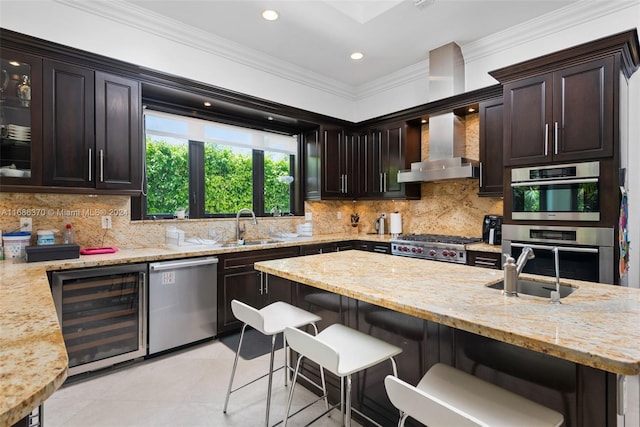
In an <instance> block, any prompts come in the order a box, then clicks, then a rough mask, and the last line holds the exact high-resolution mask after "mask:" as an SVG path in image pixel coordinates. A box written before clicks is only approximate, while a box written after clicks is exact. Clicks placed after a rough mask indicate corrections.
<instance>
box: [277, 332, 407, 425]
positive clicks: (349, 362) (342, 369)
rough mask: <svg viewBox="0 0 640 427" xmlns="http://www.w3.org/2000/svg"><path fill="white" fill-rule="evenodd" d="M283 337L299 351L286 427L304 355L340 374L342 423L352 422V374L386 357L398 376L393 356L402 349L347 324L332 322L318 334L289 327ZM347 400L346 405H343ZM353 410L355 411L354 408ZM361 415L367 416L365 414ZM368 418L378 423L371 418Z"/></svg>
mask: <svg viewBox="0 0 640 427" xmlns="http://www.w3.org/2000/svg"><path fill="white" fill-rule="evenodd" d="M284 336H285V338H286V340H287V342H288V343H289V347H290V348H291V349H292V350H293V351H296V352H298V353H299V354H300V357H299V358H298V362H297V363H296V370H295V373H294V374H293V379H292V380H291V382H292V385H291V390H290V392H289V400H288V402H287V410H286V412H285V416H284V420H283V422H284V426H286V425H287V421H288V419H289V411H290V409H291V402H292V400H293V392H294V390H295V386H296V379H297V377H298V372H299V370H300V362H301V361H302V360H303V359H304V358H308V359H310V360H312V361H314V362H316V363H317V364H318V365H320V367H321V369H322V368H324V369H328V370H329V371H331V372H332V373H333V374H335V375H337V376H338V377H340V409H341V412H342V415H343V425H346V426H350V425H351V411H352V408H351V375H352V374H354V373H356V372H360V371H363V370H365V369H367V368H370V367H371V366H374V365H377V364H378V363H381V362H383V361H385V360H387V359H388V360H390V361H391V366H392V368H393V374H394V375H397V373H398V369H397V367H396V362H395V360H394V359H393V357H394V356H396V355H398V354H400V353H401V352H402V349H401V348H400V347H396V346H395V345H391V344H389V343H387V342H384V341H382V340H379V339H377V338H374V337H371V336H369V335H367V334H364V333H362V332H359V331H357V330H355V329H351V328H348V327H346V326H344V325H340V324H334V325H331V326H329V327H328V328H326V329H324V330H323V331H322V332H320V333H319V334H317V335H316V336H312V335H309V334H307V333H306V332H304V331H301V330H299V329H293V328H286V329H285V331H284ZM345 377H346V379H347V388H346V390H345V389H344V379H345ZM326 396H327V393H326V388H325V390H324V396H321V397H320V399H323V398H324V399H326ZM345 399H346V405H345V404H344V400H345ZM318 400H319V399H318ZM315 402H317V400H316V401H314V402H311V403H310V404H308V405H307V406H305V407H303V408H302V409H300V410H299V411H297V412H296V413H295V414H297V413H298V412H300V411H302V410H304V409H305V408H307V407H308V406H310V405H312V404H313V403H315ZM334 408H335V406H333V407H331V408H329V409H327V411H325V412H324V413H323V414H321V415H320V416H318V417H317V418H316V419H315V420H317V419H319V418H320V417H322V415H325V414H327V413H329V412H330V411H331V410H333V409H334ZM353 411H356V410H355V409H353ZM295 414H293V415H295ZM293 415H292V416H293ZM360 415H362V416H363V417H365V418H368V417H366V416H365V415H364V414H360ZM315 420H313V421H315ZM368 420H369V421H371V422H372V423H374V424H377V423H375V421H373V420H371V419H368ZM313 421H312V422H313Z"/></svg>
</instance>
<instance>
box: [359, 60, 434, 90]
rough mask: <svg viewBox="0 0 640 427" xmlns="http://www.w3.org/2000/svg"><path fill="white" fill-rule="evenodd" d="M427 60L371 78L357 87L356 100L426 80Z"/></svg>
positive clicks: (427, 72) (427, 76)
mask: <svg viewBox="0 0 640 427" xmlns="http://www.w3.org/2000/svg"><path fill="white" fill-rule="evenodd" d="M428 79H429V60H428V59H425V60H424V61H420V62H418V63H416V64H413V65H410V66H408V67H405V68H402V69H400V70H398V71H395V72H393V73H391V74H388V75H386V76H384V77H381V78H379V79H376V80H373V81H371V82H369V83H365V84H363V85H360V86H358V87H357V90H356V96H357V99H358V100H362V99H365V98H368V97H370V96H374V95H377V94H379V93H382V92H386V91H388V90H391V89H393V88H396V87H399V86H404V85H406V84H409V83H413V82H415V81H425V82H426V81H428Z"/></svg>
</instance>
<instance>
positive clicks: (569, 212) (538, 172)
mask: <svg viewBox="0 0 640 427" xmlns="http://www.w3.org/2000/svg"><path fill="white" fill-rule="evenodd" d="M605 163H606V162H605ZM609 169H610V167H607V166H605V167H604V168H603V167H602V165H601V162H599V161H589V162H582V163H569V164H556V165H545V166H536V167H517V168H512V169H510V171H509V172H510V174H509V177H510V182H509V184H510V185H509V188H508V190H507V191H508V193H507V194H506V196H507V197H508V198H509V200H508V201H507V203H505V207H507V209H508V210H509V212H508V213H507V212H505V214H506V215H505V217H506V221H505V223H504V224H503V226H502V251H503V252H504V253H510V254H511V255H512V256H513V257H518V256H519V255H520V253H521V252H522V248H523V247H525V246H530V247H531V248H533V250H534V253H535V258H534V259H532V260H530V261H529V262H527V264H526V267H525V269H524V271H525V272H527V273H533V274H541V275H545V276H554V275H555V264H554V256H553V255H554V254H553V248H555V247H557V248H558V250H559V267H560V276H561V277H564V278H570V279H579V280H587V281H593V282H601V283H610V284H614V283H616V280H615V273H616V268H615V259H616V256H615V247H616V239H615V231H616V230H615V226H614V224H612V215H611V212H610V210H611V209H612V208H615V207H611V206H608V205H609V204H610V203H609V202H608V201H607V200H609V199H610V197H609V195H606V196H607V197H603V195H604V193H603V191H607V188H608V185H605V184H604V182H608V181H610V178H609V176H608V174H610V171H609ZM602 174H604V175H602ZM605 199H606V200H605ZM605 209H606V210H609V211H604V210H605Z"/></svg>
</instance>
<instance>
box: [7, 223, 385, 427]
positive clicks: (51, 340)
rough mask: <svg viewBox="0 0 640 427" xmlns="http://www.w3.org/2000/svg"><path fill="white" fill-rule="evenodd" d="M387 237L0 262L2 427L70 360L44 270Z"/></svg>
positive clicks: (42, 394) (56, 379) (50, 386)
mask: <svg viewBox="0 0 640 427" xmlns="http://www.w3.org/2000/svg"><path fill="white" fill-rule="evenodd" d="M389 239H390V236H389V235H386V236H378V235H358V234H331V235H320V236H313V237H301V238H296V239H290V240H284V241H279V242H276V243H270V244H264V245H251V246H241V247H237V246H234V247H216V246H206V245H201V246H195V245H194V246H180V247H175V246H174V247H171V246H165V247H160V248H145V249H124V250H119V251H118V252H116V253H113V254H102V255H88V256H85V255H81V256H80V258H77V259H68V260H60V261H43V262H33V263H25V262H24V261H14V260H5V261H0V384H2V387H0V426H5V425H7V426H10V425H12V424H13V423H15V422H17V421H19V420H20V419H22V418H23V417H25V416H26V415H28V414H29V413H30V412H31V411H32V410H33V409H34V408H35V407H37V406H38V405H40V404H41V403H42V402H44V401H45V400H46V399H47V398H48V397H49V396H51V395H52V394H53V392H54V391H55V390H57V389H58V388H59V387H60V386H61V385H62V383H63V382H64V380H65V379H66V377H67V368H68V359H67V352H66V348H65V346H64V340H63V338H62V332H61V330H60V327H59V324H58V317H57V314H56V310H55V306H54V304H53V299H52V297H51V291H50V288H49V280H48V279H47V271H54V270H67V269H73V268H88V267H100V266H108V265H116V264H123V263H136V262H151V261H161V260H167V259H177V258H187V257H195V256H205V255H218V254H223V253H231V252H241V251H252V250H260V249H270V248H278V247H290V246H300V245H307V244H321V243H332V242H339V241H345V240H364V241H378V242H388V241H389Z"/></svg>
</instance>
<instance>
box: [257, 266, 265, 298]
mask: <svg viewBox="0 0 640 427" xmlns="http://www.w3.org/2000/svg"><path fill="white" fill-rule="evenodd" d="M258 275H259V276H260V295H262V286H263V284H264V273H263V272H262V271H261V272H259V273H258Z"/></svg>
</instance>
